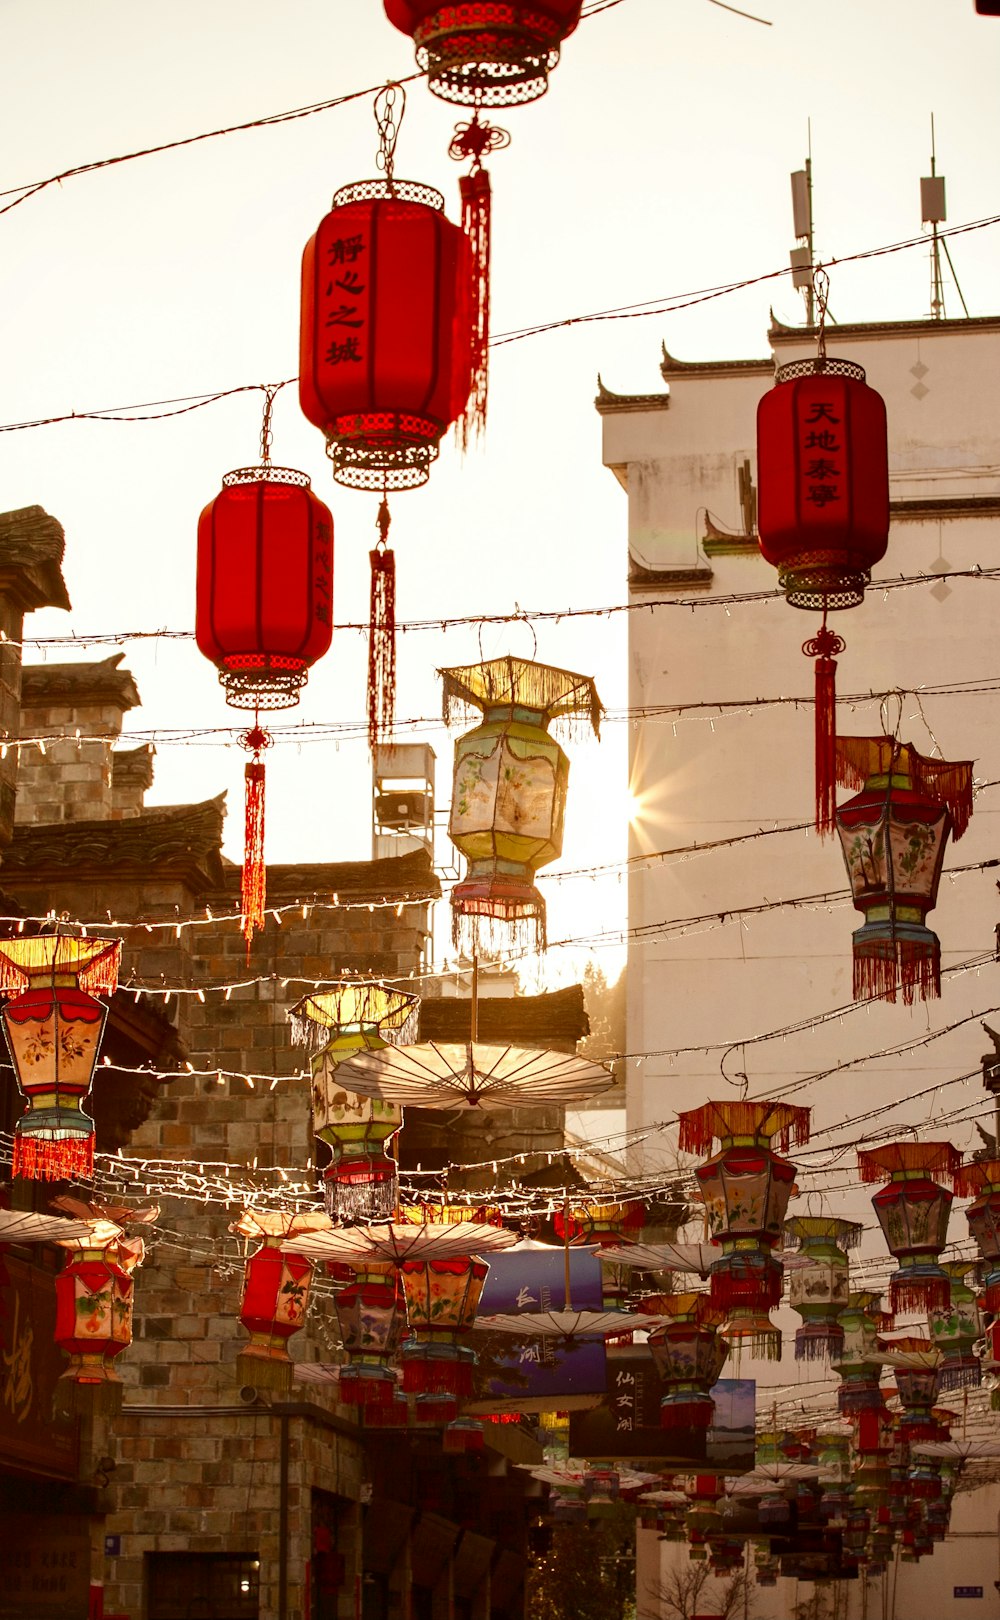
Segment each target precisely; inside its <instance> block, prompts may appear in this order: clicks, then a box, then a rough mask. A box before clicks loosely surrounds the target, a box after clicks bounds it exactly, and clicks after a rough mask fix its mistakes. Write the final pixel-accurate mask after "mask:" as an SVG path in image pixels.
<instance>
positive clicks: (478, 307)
mask: <svg viewBox="0 0 1000 1620" xmlns="http://www.w3.org/2000/svg"><path fill="white" fill-rule="evenodd" d="M459 189H460V191H461V196H462V229H463V230H464V232H465V235H466V239H467V241H468V243H469V248H470V250H471V260H472V283H471V294H472V297H471V310H470V340H471V350H472V387H471V390H470V392H469V400H468V403H467V405H466V407H465V410H464V411H463V413H462V415H461V416H460V417H459V419H458V421H457V423H456V425H455V429H456V432H457V434H458V441H459V444H460V445H461V447H462V449H463V450H467V449H468V448H469V442H470V440H471V439H472V438H473V436H478V435H479V434H481V433H482V432H483V431H484V429H485V427H486V408H487V403H488V394H489V376H490V347H489V345H490V253H491V249H490V240H491V212H492V197H491V191H490V177H489V175H488V174H487V172H486V170H485V169H483V168H476V169H474V170H473V172H472V174H463V175H462V177H461V179H460V181H459Z"/></svg>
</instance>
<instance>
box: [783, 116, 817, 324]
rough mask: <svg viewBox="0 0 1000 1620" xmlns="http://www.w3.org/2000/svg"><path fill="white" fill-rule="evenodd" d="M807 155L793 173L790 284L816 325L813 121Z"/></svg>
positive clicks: (808, 125)
mask: <svg viewBox="0 0 1000 1620" xmlns="http://www.w3.org/2000/svg"><path fill="white" fill-rule="evenodd" d="M806 127H807V130H808V147H809V156H808V157H807V158H806V166H805V168H804V169H796V170H795V172H794V174H793V175H792V177H791V179H792V228H793V230H794V231H795V234H796V236H797V237H798V246H797V247H793V248H792V251H791V253H790V254H789V255H788V257H789V262H790V264H791V266H792V286H793V287H798V288H799V290H800V291H801V292H803V293H805V298H806V323H807V325H809V326H815V324H816V295H815V292H814V290H813V269H814V268H815V264H814V257H813V206H812V120H811V119H810V120H809V122H808V124H807V126H806Z"/></svg>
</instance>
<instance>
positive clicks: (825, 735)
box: [802, 599, 847, 838]
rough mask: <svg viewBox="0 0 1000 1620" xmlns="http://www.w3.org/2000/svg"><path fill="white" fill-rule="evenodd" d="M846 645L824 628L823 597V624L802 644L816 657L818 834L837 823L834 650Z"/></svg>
mask: <svg viewBox="0 0 1000 1620" xmlns="http://www.w3.org/2000/svg"><path fill="white" fill-rule="evenodd" d="M846 645H847V644H846V642H845V641H844V639H843V637H842V636H838V635H837V633H836V632H835V631H834V630H829V629H828V628H827V623H826V612H825V599H824V614H823V623H822V626H821V627H820V629H819V630H818V631H817V632H816V634H815V636H813V637H812V639H811V640H809V641H806V642H804V643H803V646H802V651H803V652H804V653H805V654H806V656H807V657H808V658H813V659H815V665H814V670H815V686H814V711H815V732H816V743H815V755H816V816H815V825H816V831H817V832H818V834H819V836H820V837H821V838H827V837H829V835H830V834H831V833H833V832H834V831H835V830H836V825H837V821H836V817H837V660H836V658H835V657H834V656H833V654H834V653H838V652H843V651H844V648H845V647H846Z"/></svg>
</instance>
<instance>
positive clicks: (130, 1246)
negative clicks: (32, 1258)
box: [55, 1208, 159, 1416]
mask: <svg viewBox="0 0 1000 1620" xmlns="http://www.w3.org/2000/svg"><path fill="white" fill-rule="evenodd" d="M158 1214H159V1210H158V1209H156V1208H152V1209H149V1210H140V1211H135V1212H134V1217H133V1218H138V1219H140V1220H142V1221H150V1220H155V1219H156V1217H157V1215H158ZM58 1241H59V1242H60V1244H61V1247H63V1248H65V1249H68V1250H69V1251H70V1253H69V1255H68V1256H67V1260H66V1265H65V1266H64V1268H63V1270H62V1271H61V1272H60V1273H59V1275H58V1277H57V1278H56V1281H55V1292H56V1325H55V1341H56V1344H57V1345H58V1346H59V1348H60V1349H61V1350H64V1351H65V1352H66V1354H67V1355H68V1357H69V1366H68V1367H67V1368H66V1370H65V1372H64V1373H63V1374H62V1375H61V1377H60V1379H59V1382H58V1383H57V1385H56V1392H55V1405H56V1407H57V1409H59V1410H62V1411H69V1412H71V1413H81V1414H82V1413H100V1414H102V1415H104V1416H112V1415H114V1413H116V1412H118V1411H119V1410H120V1408H121V1404H122V1392H123V1385H122V1381H121V1378H120V1377H119V1375H118V1373H117V1371H116V1370H115V1366H114V1362H115V1360H116V1358H117V1357H118V1356H120V1355H121V1353H122V1351H123V1350H124V1349H126V1347H127V1346H128V1345H130V1344H131V1343H132V1307H133V1301H134V1289H133V1283H132V1273H133V1271H134V1270H135V1269H136V1268H137V1267H138V1266H139V1265H141V1264H142V1260H143V1257H144V1255H145V1252H146V1251H145V1245H144V1243H143V1241H142V1239H141V1238H131V1239H127V1238H126V1237H125V1234H124V1232H123V1231H122V1230H121V1228H120V1227H119V1226H116V1225H115V1224H114V1223H113V1222H112V1221H110V1220H106V1219H100V1218H98V1219H95V1220H94V1221H93V1222H92V1224H91V1233H90V1236H89V1237H83V1238H76V1239H69V1240H64V1239H60V1240H58Z"/></svg>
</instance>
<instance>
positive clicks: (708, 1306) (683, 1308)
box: [643, 1293, 729, 1429]
mask: <svg viewBox="0 0 1000 1620" xmlns="http://www.w3.org/2000/svg"><path fill="white" fill-rule="evenodd" d="M643 1309H644V1310H648V1311H650V1313H651V1314H652V1315H654V1316H657V1317H668V1318H669V1321H666V1322H661V1323H659V1325H658V1326H657V1327H656V1328H655V1329H654V1330H653V1332H651V1333H650V1336H649V1348H650V1350H651V1351H652V1353H653V1361H654V1362H655V1364H656V1370H657V1372H658V1373H659V1375H660V1379H661V1382H662V1383H663V1384H664V1385H665V1386H666V1388H665V1392H664V1393H663V1394H662V1395H661V1396H660V1423H661V1425H662V1427H663V1428H665V1429H709V1428H711V1426H712V1423H713V1422H714V1420H715V1402H714V1400H713V1399H712V1396H711V1393H710V1392H711V1389H712V1386H713V1385H714V1384H715V1383H716V1382H717V1381H718V1378H719V1376H720V1374H721V1372H722V1369H723V1367H724V1366H725V1362H726V1357H727V1356H728V1354H729V1345H728V1343H727V1341H726V1340H725V1339H724V1338H723V1337H722V1336H721V1334H720V1333H719V1331H718V1330H719V1328H720V1326H721V1324H722V1320H723V1317H724V1315H725V1312H724V1311H722V1310H720V1309H719V1308H718V1306H716V1305H713V1304H712V1302H711V1300H710V1299H709V1297H708V1295H707V1294H690V1293H685V1294H658V1295H656V1296H655V1297H654V1298H653V1299H648V1300H646V1301H644V1302H643Z"/></svg>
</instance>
